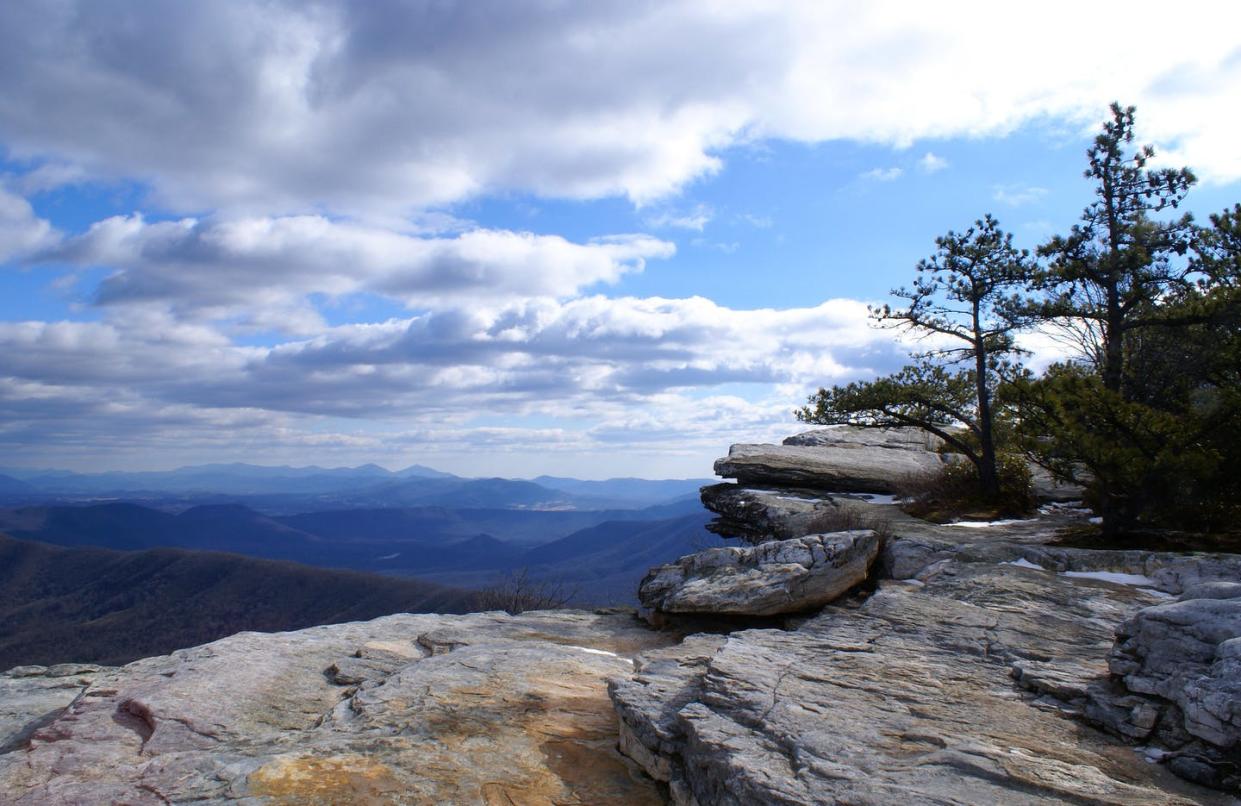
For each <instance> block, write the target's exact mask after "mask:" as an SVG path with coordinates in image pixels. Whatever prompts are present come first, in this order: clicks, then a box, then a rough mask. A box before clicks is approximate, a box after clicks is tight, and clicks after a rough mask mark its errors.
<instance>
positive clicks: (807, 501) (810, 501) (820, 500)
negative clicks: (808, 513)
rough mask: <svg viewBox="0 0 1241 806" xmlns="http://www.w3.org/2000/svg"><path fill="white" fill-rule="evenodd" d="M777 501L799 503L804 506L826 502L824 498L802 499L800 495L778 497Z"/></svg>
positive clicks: (776, 497)
mask: <svg viewBox="0 0 1241 806" xmlns="http://www.w3.org/2000/svg"><path fill="white" fill-rule="evenodd" d="M775 499H776V500H777V501H797V502H798V503H802V504H821V503H823V501H824V500H825V499H823V498H802V497H801V496H799V495H777V496H775Z"/></svg>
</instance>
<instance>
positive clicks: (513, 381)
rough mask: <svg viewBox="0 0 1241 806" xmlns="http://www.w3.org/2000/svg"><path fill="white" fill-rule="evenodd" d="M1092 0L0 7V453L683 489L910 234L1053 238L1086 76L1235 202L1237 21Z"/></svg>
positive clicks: (852, 315)
mask: <svg viewBox="0 0 1241 806" xmlns="http://www.w3.org/2000/svg"><path fill="white" fill-rule="evenodd" d="M1115 9H1116V7H1114V6H1112V5H1110V4H1105V3H1094V4H1087V3H1080V2H1075V3H1066V2H1044V3H1040V4H997V3H993V2H990V3H974V2H954V3H949V4H938V3H913V2H909V3H898V2H874V3H865V4H861V3H855V2H748V0H737V1H736V2H696V1H691V0H658V1H657V2H654V1H653V2H645V1H644V0H624V2H610V1H609V0H599V1H598V2H591V3H577V2H567V1H566V2H560V1H559V0H542V1H540V2H535V1H533V0H531V1H529V2H517V1H516V0H494V1H492V2H488V1H487V0H472V1H471V2H464V1H463V2H452V0H440V1H439V2H428V1H426V0H422V1H419V2H414V1H413V0H411V1H410V2H397V1H396V0H375V2H367V3H349V2H345V1H344V0H322V2H281V1H280V0H262V1H261V2H259V1H257V0H256V1H247V0H234V1H233V2H221V3H193V4H191V3H181V2H174V1H173V0H147V1H145V2H139V1H138V0H135V1H134V2H120V1H119V0H118V2H108V3H99V2H90V0H82V1H81V2H74V1H73V0H38V1H36V0H30V1H29V2H23V1H22V0H16V1H15V2H9V3H4V4H2V5H0V456H2V457H3V459H0V465H6V466H24V467H59V468H68V469H73V470H79V471H98V470H110V469H126V470H138V469H143V470H146V469H166V468H173V467H177V466H181V465H186V464H195V463H201V462H219V461H223V462H230V461H244V462H253V463H258V464H294V465H311V464H315V465H324V466H339V465H357V464H363V463H366V462H374V463H377V464H380V465H383V466H386V467H389V468H393V469H395V468H400V467H404V466H406V465H409V464H412V463H421V464H426V465H431V466H433V467H437V468H440V469H442V470H447V471H451V472H456V473H460V474H463V475H471V476H492V475H502V476H512V477H531V476H535V475H538V474H542V473H552V474H557V475H569V476H577V477H580V478H606V477H612V476H630V475H633V476H643V477H647V478H658V477H703V476H708V475H710V469H711V461H712V460H713V459H714V458H715V457H718V456H721V455H723V454H724V453H725V452H726V451H727V448H728V445H729V444H731V443H734V442H755V441H770V440H778V439H780V438H782V437H783V436H786V435H788V434H791V433H795V432H796V431H798V430H801V426H799V424H798V423H797V422H796V421H795V419H794V417H793V414H792V412H793V410H794V409H795V408H796V407H797V406H799V405H800V404H802V403H803V402H804V401H805V398H806V396H807V395H808V394H810V393H811V392H813V391H814V390H815V389H817V388H818V387H819V386H823V385H832V384H836V383H844V382H848V381H853V380H859V379H867V378H872V377H875V376H876V375H879V374H884V373H887V372H891V371H893V370H895V369H897V368H899V367H900V366H901V365H902V364H903V363H904V362H905V360H906V359H907V354H908V351H909V350H910V349H913V348H916V345H915V344H913V343H912V342H911V341H910V340H909V339H908V338H903V337H901V336H900V335H898V334H894V333H893V332H891V331H889V330H883V329H879V328H876V327H873V326H872V325H871V324H870V323H869V321H868V317H867V305H868V304H874V303H882V302H885V301H889V300H890V297H889V296H888V293H889V291H890V290H891V289H892V288H894V287H896V286H900V285H902V284H906V283H908V282H909V281H910V280H911V279H912V277H913V272H914V267H915V265H916V264H917V262H918V260H919V259H921V258H924V257H927V256H929V255H930V254H931V253H932V252H933V251H934V239H935V238H936V237H937V236H939V235H943V234H944V233H946V232H947V231H949V230H957V231H960V230H963V229H965V228H966V227H968V226H969V225H970V223H971V222H972V221H973V220H974V219H976V218H979V217H981V216H982V215H983V214H984V213H987V212H990V213H992V214H994V215H995V216H996V217H997V218H999V220H1000V223H1001V225H1002V226H1004V227H1005V228H1006V229H1007V230H1009V231H1011V232H1012V233H1013V235H1014V239H1015V241H1016V242H1017V243H1018V245H1020V246H1023V247H1027V248H1030V249H1033V248H1035V247H1036V246H1037V245H1038V244H1039V243H1041V242H1042V241H1044V240H1046V239H1047V238H1048V237H1049V236H1050V235H1052V234H1054V233H1057V232H1064V231H1066V230H1067V229H1068V228H1069V227H1070V226H1071V225H1072V224H1073V222H1074V221H1075V220H1076V219H1077V217H1078V216H1079V215H1080V213H1081V210H1082V208H1083V207H1084V206H1085V205H1086V204H1087V203H1088V202H1089V201H1090V186H1089V184H1088V183H1087V182H1086V180H1085V179H1083V177H1082V171H1083V169H1084V167H1085V156H1084V154H1085V150H1086V148H1087V147H1088V146H1089V143H1090V141H1091V139H1092V137H1093V136H1094V134H1095V132H1096V131H1097V130H1098V127H1099V124H1100V122H1101V121H1103V120H1104V119H1105V118H1106V117H1107V106H1108V103H1109V102H1111V101H1114V100H1117V101H1120V102H1122V103H1124V104H1134V105H1136V106H1137V110H1138V111H1137V129H1138V135H1139V139H1141V140H1142V142H1149V143H1152V144H1153V145H1155V147H1156V149H1157V152H1158V156H1157V159H1158V160H1159V161H1160V163H1161V164H1165V165H1173V166H1177V167H1179V166H1181V165H1188V166H1189V167H1191V168H1192V169H1193V170H1194V171H1195V173H1196V174H1197V176H1198V177H1199V184H1198V186H1197V187H1196V188H1195V189H1194V190H1193V191H1192V193H1191V195H1190V197H1189V202H1188V209H1189V210H1190V211H1191V212H1193V213H1194V214H1195V216H1197V217H1198V218H1200V219H1205V217H1206V215H1208V214H1209V213H1211V212H1215V211H1218V210H1221V209H1222V208H1224V207H1225V206H1230V205H1232V204H1233V203H1236V202H1238V201H1241V149H1238V148H1237V147H1236V140H1237V137H1236V132H1237V131H1238V130H1241V104H1238V103H1237V99H1238V98H1241V38H1239V37H1238V36H1237V33H1236V32H1237V31H1238V30H1241V6H1239V5H1237V4H1234V3H1226V2H1194V0H1188V1H1187V2H1181V3H1177V4H1175V5H1173V6H1169V5H1168V4H1166V3H1160V4H1158V5H1156V4H1154V3H1145V2H1130V3H1126V4H1124V7H1123V11H1119V10H1115ZM1030 344H1031V346H1033V347H1035V348H1036V354H1035V356H1034V359H1033V360H1034V361H1036V362H1038V361H1047V360H1051V359H1052V358H1054V357H1055V354H1056V353H1055V350H1054V348H1053V347H1052V346H1049V345H1047V344H1046V343H1044V342H1040V341H1038V340H1031V342H1030Z"/></svg>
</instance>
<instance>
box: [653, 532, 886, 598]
mask: <svg viewBox="0 0 1241 806" xmlns="http://www.w3.org/2000/svg"><path fill="white" fill-rule="evenodd" d="M879 542H880V541H879V535H878V534H876V533H875V532H873V531H871V530H869V529H866V530H857V531H850V532H835V533H832V534H820V535H806V536H804V537H798V538H793V539H791V540H777V541H772V542H769V543H762V544H760V545H757V546H751V547H744V548H743V547H734V546H726V547H723V548H713V549H707V550H706V551H700V552H698V553H697V554H691V555H689V556H686V557H682V558H681V559H679V560H677V561H676V562H674V563H668V564H667V565H661V566H658V567H656V568H652V569H651V571H650V572H649V573H648V574H647V575H646V577H645V578H644V579H643V580H642V583H641V585H640V586H639V587H638V598H639V599H640V600H641V601H642V604H643V605H644V606H645V607H649V608H651V609H652V610H656V611H659V612H662V613H709V614H721V615H743V616H774V615H780V614H785V613H801V612H805V611H807V610H811V609H815V608H819V607H822V606H823V605H825V604H827V603H828V602H831V601H834V600H835V599H837V598H839V597H840V596H842V595H843V594H844V593H846V592H847V591H848V590H849V589H851V588H853V587H855V586H857V585H858V584H860V583H861V582H863V581H864V580H865V579H866V575H867V573H868V572H869V570H870V566H871V563H873V562H874V561H875V558H876V556H878V554H879Z"/></svg>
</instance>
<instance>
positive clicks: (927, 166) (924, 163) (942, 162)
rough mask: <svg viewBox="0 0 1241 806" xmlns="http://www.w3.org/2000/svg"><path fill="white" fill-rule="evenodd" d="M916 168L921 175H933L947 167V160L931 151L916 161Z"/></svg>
mask: <svg viewBox="0 0 1241 806" xmlns="http://www.w3.org/2000/svg"><path fill="white" fill-rule="evenodd" d="M918 167H919V168H920V169H921V170H922V172H923V173H928V174H933V173H937V172H939V171H942V170H944V169H945V168H947V167H948V160H946V159H944V158H943V157H941V156H939V155H938V154H935V153H933V152H931V151H928V152H926V153H925V154H923V155H922V159H920V160H918Z"/></svg>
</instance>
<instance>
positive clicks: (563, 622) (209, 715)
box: [0, 611, 673, 806]
mask: <svg viewBox="0 0 1241 806" xmlns="http://www.w3.org/2000/svg"><path fill="white" fill-rule="evenodd" d="M436 633H438V634H439V635H438V637H433V638H432V639H429V640H428V643H431V644H433V645H435V646H437V647H439V648H441V649H442V650H444V651H442V652H441V653H440V654H436V655H434V656H428V657H425V658H424V657H422V656H423V655H424V654H427V655H429V652H426V653H424V652H422V651H420V650H418V649H417V648H416V647H417V646H419V645H420V642H419V641H418V639H419V638H420V637H422V636H424V635H433V634H436ZM672 640H673V637H672V636H669V635H664V634H660V633H656V632H653V631H651V630H649V629H646V628H644V627H643V626H642V625H641V624H640V622H638V621H637V620H636V619H634V618H633V617H632V616H622V615H606V616H604V615H595V614H590V613H582V612H572V611H563V612H545V613H529V614H523V615H521V616H508V615H505V614H500V613H480V614H471V615H467V616H434V615H399V616H389V617H387V618H382V619H377V620H375V621H370V622H365V623H354V624H339V625H332V626H328V627H316V628H312V629H308V630H301V631H298V632H292V633H280V634H259V633H241V634H238V635H234V636H232V637H229V638H226V639H223V640H221V641H216V642H214V643H211V644H206V645H204V646H201V647H196V648H194V649H187V650H182V651H178V652H174V653H173V654H171V655H168V656H164V657H157V658H147V659H144V660H140V661H137V662H135V663H132V664H130V665H128V666H126V667H124V668H123V669H120V670H117V671H116V672H114V673H110V674H109V675H107V676H106V679H104V676H101V677H100V678H99V679H98V680H97V681H96V683H95V685H92V686H90V687H88V688H87V689H86V690H85V692H84V693H83V694H82V696H80V697H77V698H76V699H74V700H73V702H72V704H71V705H69V707H68V708H67V709H65V710H64V711H63V713H60V714H59V715H56V716H54V718H52V719H50V720H49V721H47V723H46V724H44V725H42V726H41V727H39V728H38V729H37V730H35V731H34V732H33V734H32V735H31V736H30V738H29V742H28V744H26V745H22V746H19V747H14V748H12V749H11V750H10V751H9V752H6V753H4V754H3V755H0V802H3V803H5V804H14V805H15V806H35V805H37V806H46V804H88V803H89V804H94V803H113V802H115V803H128V804H148V803H149V804H157V803H169V802H173V803H185V802H199V801H205V802H211V803H221V802H233V801H240V802H244V803H255V804H258V803H305V804H342V803H373V804H408V803H494V804H500V803H506V804H507V803H529V804H536V803H546V804H550V803H564V804H618V805H619V804H630V803H637V804H642V803H649V804H657V803H660V802H662V797H661V795H660V793H659V791H658V788H657V787H656V786H655V784H654V783H653V782H651V781H650V780H649V779H647V778H645V776H643V775H642V774H641V773H640V772H639V770H638V769H637V767H636V766H634V765H632V763H630V762H628V761H627V760H626V759H625V758H624V757H622V756H621V755H620V754H619V753H618V752H617V751H616V749H615V746H616V744H617V741H618V738H619V736H618V733H617V722H616V715H615V712H614V711H613V709H612V705H611V702H610V700H609V699H608V696H607V690H606V681H607V679H608V678H610V677H616V676H622V675H627V674H629V673H630V671H631V669H632V665H631V661H630V659H629V656H630V655H634V654H637V653H638V652H641V651H647V650H651V649H655V648H657V647H659V646H663V645H666V644H668V643H670V642H671V641H672ZM352 661H358V662H360V663H358V664H352V663H351V662H352ZM333 668H335V669H336V670H337V671H338V672H341V671H343V670H344V669H346V668H354V669H355V670H361V669H363V668H364V669H365V671H366V674H365V675H364V676H363V675H358V677H359V678H361V677H364V678H365V679H364V680H363V684H362V685H360V686H358V685H348V686H343V685H340V684H337V683H336V682H334V681H333V680H332V679H331V678H332V676H333V675H332V674H326V673H325V672H326V671H327V670H329V669H333ZM385 669H389V670H391V671H389V672H387V673H385V671H384V670H385ZM4 680H5V679H4V678H0V687H2V684H3V682H4ZM38 680H40V678H38V677H25V678H18V679H16V682H19V683H22V684H25V683H27V682H29V681H38ZM76 693H77V692H76V690H75V691H73V692H71V694H72V695H76ZM70 699H73V697H72V696H70ZM0 701H2V702H4V703H5V705H7V704H8V700H7V698H4V699H3V700H0ZM64 704H65V703H61V705H64Z"/></svg>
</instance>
